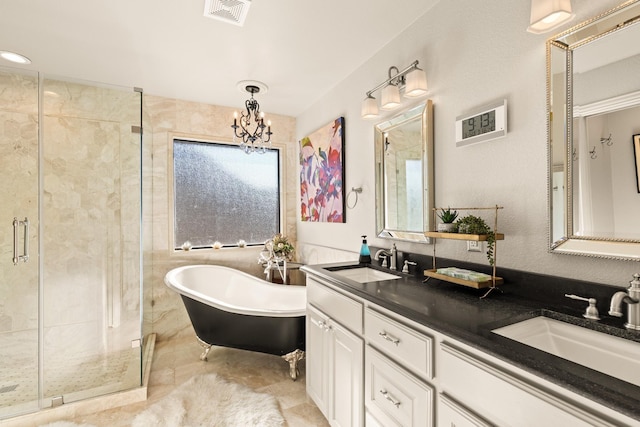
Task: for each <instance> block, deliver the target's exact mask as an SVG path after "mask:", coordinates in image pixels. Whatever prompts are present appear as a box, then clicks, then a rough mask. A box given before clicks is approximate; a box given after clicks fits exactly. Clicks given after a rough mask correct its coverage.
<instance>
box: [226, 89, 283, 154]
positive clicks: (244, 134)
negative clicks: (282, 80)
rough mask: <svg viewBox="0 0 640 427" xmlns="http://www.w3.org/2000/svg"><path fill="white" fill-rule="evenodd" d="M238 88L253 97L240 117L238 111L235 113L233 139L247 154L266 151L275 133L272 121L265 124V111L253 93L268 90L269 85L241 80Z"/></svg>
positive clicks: (248, 100) (245, 103)
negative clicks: (272, 130) (262, 110)
mask: <svg viewBox="0 0 640 427" xmlns="http://www.w3.org/2000/svg"><path fill="white" fill-rule="evenodd" d="M241 86H244V88H242V87H241ZM238 88H240V89H241V90H244V91H246V92H248V93H250V94H251V98H249V99H247V100H246V101H245V102H244V106H245V111H242V114H241V115H240V117H239V118H238V113H237V112H234V113H233V125H232V126H231V127H232V128H233V133H234V135H233V141H234V142H239V144H240V148H242V149H243V150H244V152H245V153H247V154H250V153H253V152H258V153H264V152H265V151H266V150H267V148H269V147H271V143H270V141H271V135H272V134H273V133H272V132H271V121H268V122H267V124H266V125H265V124H264V113H263V112H261V111H260V104H258V101H257V100H255V99H254V98H253V95H254V94H256V93H259V92H260V90H261V88H263V89H264V90H266V89H267V86H266V85H265V84H263V83H260V82H240V83H238ZM238 121H239V123H238ZM265 129H266V132H265Z"/></svg>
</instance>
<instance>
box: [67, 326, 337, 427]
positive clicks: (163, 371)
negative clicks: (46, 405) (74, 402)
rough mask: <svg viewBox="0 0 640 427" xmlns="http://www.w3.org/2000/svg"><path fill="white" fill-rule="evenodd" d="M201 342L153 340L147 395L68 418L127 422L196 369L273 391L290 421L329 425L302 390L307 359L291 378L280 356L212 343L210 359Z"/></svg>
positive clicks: (116, 425)
mask: <svg viewBox="0 0 640 427" xmlns="http://www.w3.org/2000/svg"><path fill="white" fill-rule="evenodd" d="M201 353H202V348H201V347H200V345H199V344H198V343H197V341H196V339H195V336H194V337H193V338H182V339H176V340H171V341H162V342H157V343H156V347H155V353H154V357H153V363H152V365H151V374H150V377H149V388H148V399H147V400H146V401H144V402H138V403H133V404H130V405H126V406H122V407H119V408H114V409H109V410H105V411H102V412H97V413H94V414H91V415H85V416H78V417H76V418H73V419H68V420H67V421H73V422H76V423H80V424H81V423H88V424H93V425H96V426H109V427H124V426H129V425H130V424H131V422H132V421H133V418H134V417H135V416H136V415H137V414H138V413H139V412H141V411H143V410H144V409H145V408H147V407H148V406H150V405H151V404H153V403H155V402H156V401H158V400H159V399H161V398H162V397H164V396H166V395H167V394H168V393H170V392H171V391H172V390H173V389H174V388H175V387H176V386H177V385H179V384H182V383H183V382H185V381H187V380H188V379H189V378H191V377H192V376H194V375H199V374H205V373H216V374H218V375H221V376H222V377H224V378H226V379H227V380H229V381H234V382H237V383H240V384H244V385H246V386H248V387H250V388H252V389H253V390H255V391H257V392H261V393H268V394H271V395H273V396H274V397H275V398H276V399H277V400H278V402H279V404H280V409H281V410H282V414H283V415H284V417H285V419H286V421H287V426H288V427H314V426H328V425H329V424H328V422H327V421H326V419H325V418H324V417H323V415H322V413H321V412H320V411H319V410H318V408H317V407H316V406H315V404H314V403H313V402H312V401H311V399H310V398H309V397H307V394H306V391H305V373H304V369H305V364H304V361H303V362H302V363H301V364H300V377H299V378H298V380H297V381H295V382H294V381H292V380H291V378H290V377H289V365H288V363H287V362H285V361H284V360H282V359H281V358H280V357H279V356H274V355H268V354H262V353H255V352H249V351H243V350H236V349H230V348H224V347H214V348H212V349H211V351H210V352H209V361H208V362H202V361H201V360H200V354H201Z"/></svg>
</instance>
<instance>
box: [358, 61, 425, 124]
mask: <svg viewBox="0 0 640 427" xmlns="http://www.w3.org/2000/svg"><path fill="white" fill-rule="evenodd" d="M394 71H395V74H394V73H393V72H394ZM380 88H383V89H382V92H381V94H380V96H381V99H380V101H381V103H380V108H382V109H383V110H393V109H394V108H398V107H399V106H400V104H401V101H400V90H402V89H404V96H405V97H406V98H416V97H419V96H422V95H424V94H425V93H427V75H426V74H425V72H424V70H421V69H420V68H418V61H417V60H416V61H414V62H413V63H411V65H409V66H408V67H406V68H405V69H404V70H402V71H399V70H398V68H397V67H390V68H389V78H388V79H387V80H385V81H384V82H382V83H380V84H379V85H378V86H376V87H374V88H373V89H371V90H370V91H368V92H367V97H366V98H365V99H364V101H362V110H361V115H362V118H363V119H372V118H375V117H378V104H377V102H376V99H375V98H374V97H373V96H372V95H371V94H372V93H373V92H375V91H377V90H378V89H380Z"/></svg>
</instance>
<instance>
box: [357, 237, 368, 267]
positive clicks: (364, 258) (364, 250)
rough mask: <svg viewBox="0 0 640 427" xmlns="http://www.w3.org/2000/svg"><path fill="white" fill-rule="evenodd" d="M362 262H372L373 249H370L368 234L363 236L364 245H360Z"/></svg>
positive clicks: (359, 259) (359, 260)
mask: <svg viewBox="0 0 640 427" xmlns="http://www.w3.org/2000/svg"><path fill="white" fill-rule="evenodd" d="M358 262H359V263H360V264H371V251H369V245H367V236H362V246H361V247H360V258H358Z"/></svg>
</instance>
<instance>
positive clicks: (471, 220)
mask: <svg viewBox="0 0 640 427" xmlns="http://www.w3.org/2000/svg"><path fill="white" fill-rule="evenodd" d="M456 224H457V225H458V233H462V234H479V235H486V236H487V259H488V260H489V265H493V264H494V258H493V248H494V244H495V242H496V235H495V233H494V232H493V230H491V227H489V226H488V225H487V223H486V222H484V220H483V219H482V218H480V217H477V216H474V215H467V216H464V217H462V218H460V219H459V220H458V222H457V223H456Z"/></svg>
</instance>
